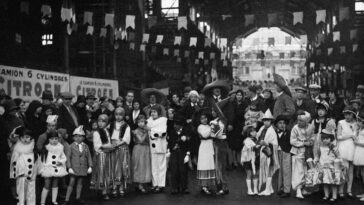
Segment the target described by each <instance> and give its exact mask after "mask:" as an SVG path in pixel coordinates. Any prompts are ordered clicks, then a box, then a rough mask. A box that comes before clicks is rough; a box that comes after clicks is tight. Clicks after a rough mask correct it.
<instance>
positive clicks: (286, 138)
mask: <svg viewBox="0 0 364 205" xmlns="http://www.w3.org/2000/svg"><path fill="white" fill-rule="evenodd" d="M278 132H279V131H278V129H276V133H277V138H278V145H279V146H280V147H281V149H282V151H283V152H286V153H290V152H291V147H292V145H291V142H290V139H291V132H290V131H288V130H286V131H284V132H283V134H282V136H281V137H279V134H278Z"/></svg>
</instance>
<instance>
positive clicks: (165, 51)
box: [163, 48, 169, 56]
mask: <svg viewBox="0 0 364 205" xmlns="http://www.w3.org/2000/svg"><path fill="white" fill-rule="evenodd" d="M163 55H165V56H168V55H169V49H168V48H163Z"/></svg>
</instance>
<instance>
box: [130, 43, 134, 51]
mask: <svg viewBox="0 0 364 205" xmlns="http://www.w3.org/2000/svg"><path fill="white" fill-rule="evenodd" d="M129 49H130V50H133V51H134V50H135V43H134V42H130V44H129Z"/></svg>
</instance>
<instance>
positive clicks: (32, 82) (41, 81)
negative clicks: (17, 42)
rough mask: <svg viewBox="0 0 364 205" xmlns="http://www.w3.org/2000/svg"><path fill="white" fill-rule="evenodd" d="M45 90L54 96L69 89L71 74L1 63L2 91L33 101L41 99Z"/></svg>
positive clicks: (0, 87)
mask: <svg viewBox="0 0 364 205" xmlns="http://www.w3.org/2000/svg"><path fill="white" fill-rule="evenodd" d="M44 90H48V91H51V92H52V93H53V96H54V97H57V96H58V95H59V93H60V92H64V91H69V75H68V74H63V73H56V72H47V71H41V70H34V69H26V68H16V67H11V66H4V65H0V93H2V92H5V93H6V94H7V95H9V96H11V97H12V98H22V99H23V100H25V101H31V100H39V99H40V98H41V97H42V93H43V91H44Z"/></svg>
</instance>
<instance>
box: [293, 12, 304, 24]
mask: <svg viewBox="0 0 364 205" xmlns="http://www.w3.org/2000/svg"><path fill="white" fill-rule="evenodd" d="M298 23H301V24H302V23H303V12H302V11H300V12H293V25H296V24H298Z"/></svg>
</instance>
